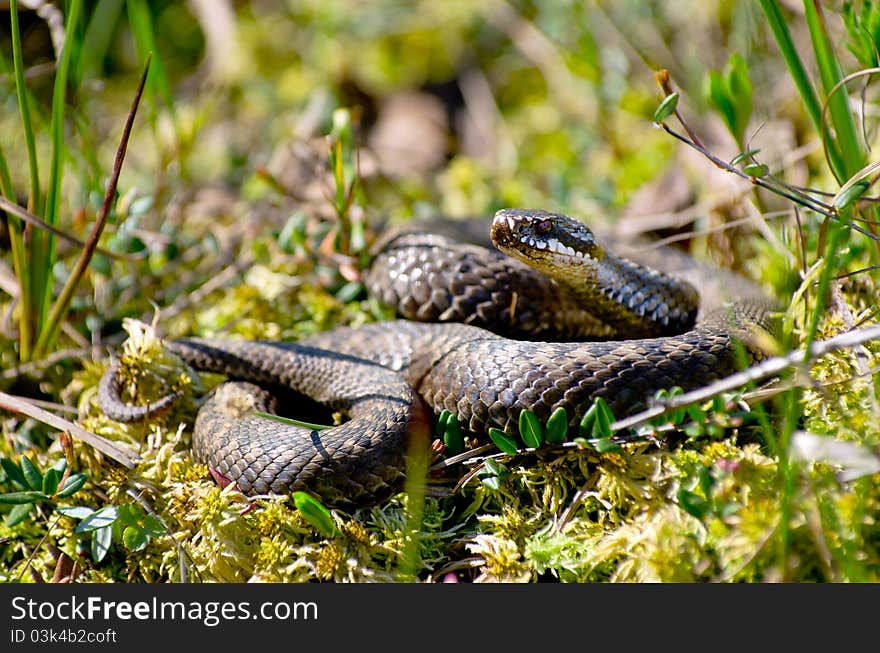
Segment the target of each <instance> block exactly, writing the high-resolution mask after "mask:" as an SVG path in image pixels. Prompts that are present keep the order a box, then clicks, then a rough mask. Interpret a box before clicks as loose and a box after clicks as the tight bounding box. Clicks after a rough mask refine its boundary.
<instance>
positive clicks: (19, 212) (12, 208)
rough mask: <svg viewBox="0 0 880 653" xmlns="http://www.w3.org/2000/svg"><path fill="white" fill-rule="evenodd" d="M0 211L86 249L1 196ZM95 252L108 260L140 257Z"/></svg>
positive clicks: (66, 234)
mask: <svg viewBox="0 0 880 653" xmlns="http://www.w3.org/2000/svg"><path fill="white" fill-rule="evenodd" d="M0 209H3V210H4V211H6V212H7V213H11V214H12V215H14V216H15V217H16V218H18V219H19V220H21V221H22V222H26V223H27V224H29V225H32V226H34V227H37V228H38V229H42V230H44V231H48V232H49V233H51V234H52V235H54V236H57V237H58V238H60V239H61V240H66V241H67V242H68V243H70V244H71V245H76V246H77V247H80V248H82V247H85V246H86V244H85V242H84V241H82V240H80V239H79V238H77V237H76V236H71V235H70V234H69V233H67V232H66V231H64V230H62V229H59V228H58V227H56V226H54V225H51V224H49V223H48V222H46V221H45V220H42V219H40V218H38V217H37V216H35V215H34V214H33V213H31V212H30V211H28V210H27V209H25V208H24V207H21V206H19V205H18V204H16V203H15V202H10V201H9V200H8V199H6V198H5V197H3V196H2V195H0ZM95 251H96V252H97V253H98V254H101V255H103V256H106V257H107V258H112V259H124V260H129V261H134V260H137V259H138V258H140V257H137V256H133V255H131V254H119V253H117V252H111V251H109V250H106V249H104V248H103V247H95Z"/></svg>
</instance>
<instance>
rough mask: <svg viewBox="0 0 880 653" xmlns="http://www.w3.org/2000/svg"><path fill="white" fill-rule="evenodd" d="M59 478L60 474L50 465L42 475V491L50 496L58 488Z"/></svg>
mask: <svg viewBox="0 0 880 653" xmlns="http://www.w3.org/2000/svg"><path fill="white" fill-rule="evenodd" d="M60 480H61V474H60V473H59V472H58V470H57V469H55V468H54V467H50V468H49V469H47V470H46V473H45V474H44V475H43V493H44V494H48V495H49V496H52V495H53V494H55V490H57V489H58V481H60Z"/></svg>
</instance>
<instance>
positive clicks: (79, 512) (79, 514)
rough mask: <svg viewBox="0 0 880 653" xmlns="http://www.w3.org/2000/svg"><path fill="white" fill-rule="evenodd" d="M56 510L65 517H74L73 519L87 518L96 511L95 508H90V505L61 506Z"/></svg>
mask: <svg viewBox="0 0 880 653" xmlns="http://www.w3.org/2000/svg"><path fill="white" fill-rule="evenodd" d="M56 510H57V511H58V512H60V513H61V514H62V515H64V516H65V517H72V518H73V519H85V518H86V517H88V516H89V515H91V514H92V513H93V512H95V509H94V508H89V507H88V506H61V507H59V508H56Z"/></svg>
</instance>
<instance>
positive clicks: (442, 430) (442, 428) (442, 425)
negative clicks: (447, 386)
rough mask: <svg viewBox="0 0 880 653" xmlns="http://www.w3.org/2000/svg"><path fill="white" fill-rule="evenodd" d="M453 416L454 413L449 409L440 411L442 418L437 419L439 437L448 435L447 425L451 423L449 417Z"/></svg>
mask: <svg viewBox="0 0 880 653" xmlns="http://www.w3.org/2000/svg"><path fill="white" fill-rule="evenodd" d="M451 415H452V411H451V410H449V409H448V408H444V409H443V410H441V411H440V417H438V418H437V435H439V436H440V437H443V436H444V435H445V434H446V423H447V422H448V421H449V417H450V416H451Z"/></svg>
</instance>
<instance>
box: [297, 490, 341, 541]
mask: <svg viewBox="0 0 880 653" xmlns="http://www.w3.org/2000/svg"><path fill="white" fill-rule="evenodd" d="M293 503H294V504H296V507H297V509H298V510H299V511H300V513H302V516H303V517H304V518H305V520H306V521H307V522H309V523H310V524H311V525H312V526H314V527H315V530H317V531H318V532H319V533H320V534H321V535H323V536H324V537H333V536H334V535H336V532H337V529H336V522H334V521H333V515H331V514H330V511H329V510H327V508H325V507H324V504H322V503H321V502H320V501H318V500H317V499H316V498H315V497H313V496H312V495H311V494H309V493H307V492H294V493H293Z"/></svg>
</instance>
